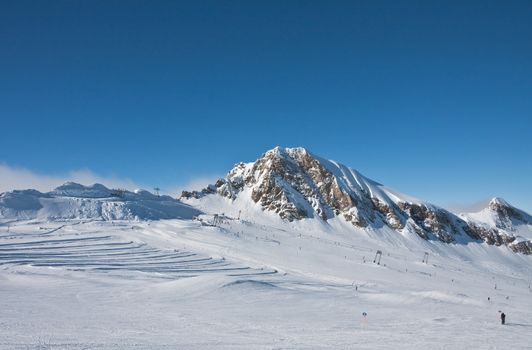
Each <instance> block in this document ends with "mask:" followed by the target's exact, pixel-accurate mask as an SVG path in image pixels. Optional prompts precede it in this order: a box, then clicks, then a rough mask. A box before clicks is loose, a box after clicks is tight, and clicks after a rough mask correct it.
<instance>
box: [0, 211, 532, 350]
mask: <svg viewBox="0 0 532 350" xmlns="http://www.w3.org/2000/svg"><path fill="white" fill-rule="evenodd" d="M216 205H217V206H218V207H220V203H216ZM201 209H203V210H204V209H205V208H201ZM207 212H208V211H207ZM233 214H236V215H233ZM255 214H256V213H253V210H252V208H251V209H250V211H246V212H243V213H241V219H240V220H237V219H236V218H237V213H230V212H227V213H226V215H227V217H224V218H223V219H222V220H218V221H221V222H220V223H218V226H217V227H216V226H211V224H212V223H213V221H214V217H213V216H212V215H201V216H200V219H201V220H202V221H198V220H160V221H145V222H142V221H140V222H139V221H114V222H104V221H80V220H66V221H61V222H53V221H52V222H35V221H16V222H10V223H9V232H7V230H8V229H7V227H8V226H7V223H4V224H3V225H2V226H0V264H1V265H0V308H1V310H2V317H1V319H0V334H2V336H1V337H0V349H214V348H216V349H333V348H334V349H412V348H416V347H421V346H423V347H424V348H427V349H529V348H530V346H531V343H530V333H531V332H532V311H531V310H532V291H531V290H530V289H529V283H530V279H531V278H532V277H531V276H532V259H531V257H527V256H523V255H520V254H515V253H512V252H510V251H509V250H508V249H507V248H505V247H493V246H488V245H485V244H478V243H475V244H469V245H464V244H455V245H452V244H451V245H448V244H443V243H437V242H426V241H423V240H421V239H418V238H417V237H415V236H402V235H400V234H397V232H394V231H389V232H387V231H386V230H382V229H381V230H379V231H375V232H371V231H370V232H364V231H356V230H355V229H354V228H353V227H352V226H351V225H349V224H347V223H345V222H342V221H340V220H330V222H329V224H324V223H322V222H319V221H317V220H303V221H301V222H295V223H286V222H282V221H280V219H278V218H276V217H275V216H274V215H269V214H267V213H262V215H260V216H259V215H255ZM376 250H381V251H382V260H381V264H380V265H377V264H374V263H373V259H374V256H375V252H376ZM425 252H428V253H429V261H428V264H424V263H422V262H421V261H422V258H423V255H424V253H425ZM495 285H496V286H497V289H495ZM488 297H490V301H488ZM499 310H502V311H504V312H505V313H506V315H507V323H508V324H507V325H506V326H501V325H500V324H499V314H498V311H499ZM363 312H366V313H367V315H368V316H367V317H366V318H364V317H363V316H362V313H363Z"/></svg>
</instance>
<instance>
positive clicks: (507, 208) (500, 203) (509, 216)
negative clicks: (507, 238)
mask: <svg viewBox="0 0 532 350" xmlns="http://www.w3.org/2000/svg"><path fill="white" fill-rule="evenodd" d="M488 208H489V210H490V211H491V212H492V213H493V215H494V216H495V220H496V226H497V227H499V228H510V227H513V226H514V225H516V224H527V225H532V217H530V215H528V214H527V213H525V212H523V211H522V210H519V209H517V208H516V207H514V206H512V205H510V204H509V203H508V202H506V201H505V200H504V199H502V198H498V197H495V198H493V199H492V200H491V201H490V203H489V205H488Z"/></svg>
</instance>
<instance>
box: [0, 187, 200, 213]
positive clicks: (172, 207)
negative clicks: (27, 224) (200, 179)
mask: <svg viewBox="0 0 532 350" xmlns="http://www.w3.org/2000/svg"><path fill="white" fill-rule="evenodd" d="M199 213H200V211H199V210H197V209H194V208H192V207H190V206H188V205H186V204H184V203H182V202H180V201H179V200H176V199H174V198H172V197H170V196H156V195H154V194H152V193H150V192H148V191H144V190H136V191H135V192H130V191H127V190H123V189H109V188H107V187H105V186H104V185H101V184H94V185H92V186H83V185H81V184H77V183H73V182H67V183H65V184H63V185H61V186H59V187H57V188H55V189H54V190H52V191H50V192H48V193H41V192H39V191H36V190H17V191H11V192H4V193H1V194H0V220H1V219H8V220H11V219H27V220H33V219H38V220H57V219H97V220H153V219H173V218H184V219H189V218H191V217H192V216H194V215H198V214H199Z"/></svg>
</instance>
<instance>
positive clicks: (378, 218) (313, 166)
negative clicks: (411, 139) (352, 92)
mask: <svg viewBox="0 0 532 350" xmlns="http://www.w3.org/2000/svg"><path fill="white" fill-rule="evenodd" d="M211 196H221V197H225V198H227V199H229V200H230V202H231V203H235V204H234V205H238V204H237V203H245V204H244V206H245V205H248V204H247V201H242V200H240V201H237V199H250V201H249V202H251V205H257V206H259V207H260V208H261V209H262V210H264V211H269V212H273V213H276V214H277V215H279V217H281V218H282V219H284V220H286V221H289V222H292V221H295V220H302V219H306V218H311V219H317V220H322V221H328V220H330V219H332V218H342V219H343V220H345V221H346V222H349V223H351V224H352V225H354V226H355V227H357V228H363V229H364V228H368V229H377V230H378V229H380V228H383V227H387V228H391V229H393V230H395V231H397V232H398V233H415V234H417V235H418V236H420V237H422V238H423V239H426V240H439V241H442V242H446V243H451V242H470V241H480V240H481V241H485V242H486V243H488V244H494V245H507V246H508V247H509V248H510V249H512V250H513V251H515V252H520V253H524V254H531V253H532V242H531V241H530V240H531V239H532V219H531V217H530V215H528V214H526V213H524V212H523V211H521V210H519V209H517V208H514V207H513V206H511V205H510V204H508V203H507V202H506V201H504V200H502V199H499V198H494V199H493V200H492V201H491V202H490V204H489V206H488V207H487V208H485V209H484V210H482V211H481V212H479V213H471V214H460V215H457V214H455V213H452V212H450V211H448V210H446V209H443V208H441V207H438V206H436V205H433V204H430V203H427V202H423V201H421V200H418V199H415V198H413V197H409V196H405V195H402V194H400V193H398V192H395V191H393V190H391V189H389V188H387V187H385V186H383V185H381V184H379V183H377V182H375V181H373V180H370V179H368V178H366V177H364V176H363V175H362V174H360V173H359V172H358V171H356V170H354V169H351V168H349V167H347V166H345V165H343V164H340V163H338V162H335V161H332V160H326V159H323V158H321V157H319V156H317V155H314V154H312V153H311V152H309V151H307V150H306V149H304V148H281V147H276V148H274V149H272V150H270V151H267V152H266V153H264V154H263V155H262V156H261V157H260V158H259V159H257V160H256V161H255V162H251V163H239V164H237V165H236V166H235V167H234V168H233V169H232V170H231V171H230V172H229V173H228V174H227V176H226V177H225V178H222V179H219V180H218V181H217V182H216V184H214V185H210V186H208V187H207V188H205V189H203V190H201V191H183V193H182V196H181V199H183V200H188V201H189V202H190V203H191V204H192V203H201V202H202V201H205V200H208V197H211ZM242 197H243V198H242ZM240 205H242V204H240ZM221 210H223V209H221Z"/></svg>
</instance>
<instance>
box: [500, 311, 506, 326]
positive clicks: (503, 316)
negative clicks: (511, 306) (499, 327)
mask: <svg viewBox="0 0 532 350" xmlns="http://www.w3.org/2000/svg"><path fill="white" fill-rule="evenodd" d="M505 322H506V315H505V314H504V312H502V313H501V324H505Z"/></svg>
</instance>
